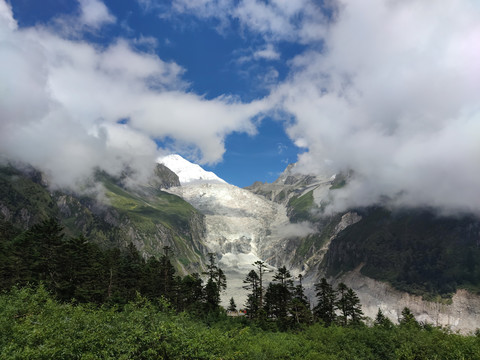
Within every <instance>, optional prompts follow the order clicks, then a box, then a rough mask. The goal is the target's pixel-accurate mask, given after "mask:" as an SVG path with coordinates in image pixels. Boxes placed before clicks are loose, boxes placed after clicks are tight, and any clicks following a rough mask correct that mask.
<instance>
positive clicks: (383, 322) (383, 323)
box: [373, 308, 393, 329]
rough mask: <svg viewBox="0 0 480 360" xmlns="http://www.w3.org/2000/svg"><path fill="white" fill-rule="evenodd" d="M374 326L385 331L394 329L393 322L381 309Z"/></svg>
mask: <svg viewBox="0 0 480 360" xmlns="http://www.w3.org/2000/svg"><path fill="white" fill-rule="evenodd" d="M373 325H374V326H380V327H383V328H384V329H391V328H392V327H393V323H392V321H391V320H390V319H389V318H387V317H386V316H385V315H384V314H383V312H382V310H381V309H380V308H379V309H378V312H377V316H376V317H375V321H374V322H373Z"/></svg>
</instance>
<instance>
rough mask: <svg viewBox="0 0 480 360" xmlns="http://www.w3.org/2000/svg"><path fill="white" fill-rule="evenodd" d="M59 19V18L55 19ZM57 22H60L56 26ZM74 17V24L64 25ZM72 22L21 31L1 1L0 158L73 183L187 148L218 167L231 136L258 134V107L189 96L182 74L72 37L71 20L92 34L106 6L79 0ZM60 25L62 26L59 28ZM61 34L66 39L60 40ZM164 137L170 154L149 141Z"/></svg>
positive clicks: (147, 165)
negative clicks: (57, 30) (56, 29)
mask: <svg viewBox="0 0 480 360" xmlns="http://www.w3.org/2000/svg"><path fill="white" fill-rule="evenodd" d="M60 20H61V19H60ZM60 20H59V19H56V21H57V23H56V24H55V25H58V24H59V23H62V22H61V21H60ZM70 20H71V19H70ZM76 20H77V21H76V22H75V21H71V23H72V28H71V29H70V30H71V31H68V30H69V29H65V26H67V25H66V24H69V23H70V21H69V22H63V23H62V26H63V29H62V30H63V31H62V32H61V34H63V36H60V35H58V34H56V33H54V30H53V28H54V27H32V28H26V29H19V28H18V27H17V25H16V22H15V20H14V18H13V15H12V11H11V8H10V6H9V5H8V4H7V3H6V2H5V1H4V0H0V59H2V66H1V67H0V94H1V96H0V153H1V154H2V157H3V158H7V159H13V160H17V161H22V162H26V163H29V164H31V165H33V166H35V167H37V168H40V169H42V170H43V171H45V172H47V174H49V175H50V176H51V178H52V180H53V182H54V183H55V185H58V186H73V185H74V184H75V183H76V182H78V181H81V180H82V179H84V178H85V177H88V176H89V175H90V174H91V173H92V171H93V170H94V169H95V168H97V167H100V168H102V169H104V170H106V171H108V172H110V173H112V174H119V173H120V172H121V171H122V170H123V169H124V167H125V165H128V166H130V168H133V170H135V171H136V173H137V175H138V176H140V177H144V175H145V174H146V173H149V171H150V170H151V169H152V167H153V165H154V162H155V159H156V158H157V157H158V156H159V155H160V154H161V153H163V152H170V151H183V152H187V153H188V152H190V153H192V156H194V157H196V158H197V159H198V161H200V162H203V163H215V162H217V161H220V160H221V158H222V155H223V153H224V151H225V148H224V139H225V136H226V135H227V134H229V133H230V132H232V131H239V132H242V131H245V132H248V133H254V132H255V126H254V124H253V122H252V118H253V117H254V116H256V115H257V114H258V113H260V112H261V111H262V110H264V109H265V104H264V103H263V102H262V101H257V102H252V103H249V104H243V103H241V102H239V101H237V100H236V99H235V98H232V97H228V96H223V97H220V98H217V99H213V100H206V99H204V98H203V97H202V96H199V95H197V94H194V93H192V92H189V91H188V84H187V83H185V81H183V80H182V73H183V71H184V70H183V69H182V68H181V67H180V66H178V65H177V64H175V63H172V62H165V61H163V60H161V59H160V58H159V57H158V56H157V55H154V54H152V53H146V52H140V51H138V50H136V49H135V47H134V46H133V44H132V43H131V42H129V41H127V40H125V39H121V38H120V39H117V40H116V41H115V42H114V43H111V44H109V45H108V46H106V47H104V48H102V47H99V46H98V45H93V44H89V43H87V42H85V41H81V40H75V39H73V40H72V39H71V36H67V35H71V34H72V33H75V32H77V34H78V31H81V28H79V27H78V23H80V24H84V25H88V26H89V27H90V28H92V27H93V28H96V29H99V28H100V27H101V26H102V25H105V24H109V23H111V22H113V21H115V18H114V17H113V16H112V15H111V14H110V13H109V12H108V9H106V7H105V5H104V4H103V3H101V2H99V1H97V0H82V1H80V7H79V12H78V18H77V19H76ZM59 21H60V22H59ZM66 34H67V35H66ZM164 139H168V140H169V144H170V145H169V148H168V149H159V148H157V143H156V142H155V140H160V141H161V140H164Z"/></svg>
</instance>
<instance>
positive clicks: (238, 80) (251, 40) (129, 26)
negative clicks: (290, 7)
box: [11, 0, 305, 187]
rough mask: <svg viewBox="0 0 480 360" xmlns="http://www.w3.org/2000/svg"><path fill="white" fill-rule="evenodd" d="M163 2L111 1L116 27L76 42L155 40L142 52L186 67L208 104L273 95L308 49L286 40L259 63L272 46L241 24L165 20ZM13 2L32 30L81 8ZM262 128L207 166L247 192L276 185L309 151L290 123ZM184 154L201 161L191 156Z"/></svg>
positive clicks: (57, 2)
mask: <svg viewBox="0 0 480 360" xmlns="http://www.w3.org/2000/svg"><path fill="white" fill-rule="evenodd" d="M161 3H162V6H161V7H160V8H154V9H150V10H149V9H148V8H146V7H144V6H142V4H141V3H137V2H135V1H118V0H115V1H112V0H109V1H105V2H104V4H105V6H106V7H107V8H108V11H109V12H110V14H111V15H113V16H114V17H115V18H116V21H115V22H112V23H110V24H108V25H107V26H105V27H103V28H102V29H101V31H95V32H94V33H92V32H86V33H83V34H81V36H80V38H79V39H76V40H77V41H83V40H86V41H88V42H90V43H96V44H98V45H99V46H102V47H108V46H109V45H110V44H112V43H114V42H115V41H116V39H118V38H126V39H139V38H145V39H148V40H147V41H146V43H145V44H136V47H137V48H138V49H139V50H140V51H142V50H143V51H153V52H155V53H156V54H157V55H158V56H159V58H161V59H162V60H164V61H172V62H175V63H176V64H178V65H179V66H181V67H182V68H183V69H184V73H183V74H182V79H183V80H184V81H186V82H188V91H191V92H194V93H196V94H199V95H201V96H203V97H204V98H205V99H214V98H217V97H219V96H225V95H231V96H235V97H236V98H238V99H239V100H240V101H244V102H249V101H252V100H255V99H261V98H264V97H266V96H268V94H269V88H270V86H272V85H273V84H272V81H274V82H275V83H277V82H278V81H282V80H283V79H284V78H285V77H286V76H287V74H288V65H287V63H288V61H289V59H292V58H293V57H294V56H295V55H296V54H298V53H299V52H301V51H302V50H303V48H305V47H304V46H303V45H301V44H297V43H295V42H290V41H279V42H278V43H276V44H275V50H273V46H272V51H274V52H275V54H274V58H272V59H269V58H268V54H267V55H266V56H267V57H257V58H253V57H254V55H253V54H254V52H255V51H258V49H263V48H265V47H267V42H266V41H265V39H264V38H263V37H262V36H259V35H258V34H255V33H251V32H249V31H248V29H246V30H243V31H241V29H240V25H239V23H238V21H232V22H230V23H229V24H228V25H225V26H224V27H223V28H222V29H221V30H219V29H217V26H218V24H219V22H220V21H219V20H218V19H214V18H212V19H204V20H200V19H197V18H196V17H195V16H194V15H191V14H170V15H168V16H166V15H165V17H163V16H162V14H165V13H167V12H169V11H171V9H170V7H169V6H168V5H167V3H168V2H165V1H164V2H161ZM11 4H12V10H13V13H14V16H15V19H16V20H17V22H18V24H19V26H20V27H25V28H28V27H32V26H39V25H45V26H49V25H51V24H52V23H53V22H54V21H55V19H56V18H59V17H62V16H75V14H77V13H78V12H79V11H80V10H79V7H80V5H81V4H80V3H78V2H76V1H65V0H46V1H42V2H38V1H27V0H15V1H12V2H11ZM171 5H172V4H170V6H171ZM249 57H250V58H249ZM268 73H272V74H274V75H273V76H274V79H272V80H265V79H264V77H265V74H268ZM191 121H192V122H193V121H195V122H201V121H202V119H195V118H192V119H191ZM123 122H126V121H125V120H124V121H123ZM257 124H258V125H257V130H256V133H255V134H247V133H244V132H237V131H234V132H231V133H230V134H228V135H227V136H226V137H225V153H224V154H223V159H222V160H221V161H220V162H218V163H216V164H215V165H209V164H206V165H204V167H205V168H206V169H208V170H211V171H214V172H216V173H217V174H218V175H219V176H220V177H222V178H224V179H225V180H226V181H228V182H230V183H232V184H234V185H237V186H241V187H243V186H248V185H250V184H252V183H253V182H254V181H257V180H260V181H268V182H272V181H274V180H275V179H276V178H277V177H278V175H279V173H280V172H282V171H283V170H284V168H285V167H286V165H288V164H289V163H290V162H295V161H296V160H297V154H298V153H299V152H301V151H302V149H301V148H299V147H297V146H295V145H294V144H293V142H292V141H291V139H290V138H289V137H288V136H287V135H286V133H285V131H284V125H283V123H282V122H279V121H275V120H273V119H272V118H271V117H269V116H265V117H262V120H257ZM162 140H164V139H159V140H158V144H159V145H160V146H162V145H163V144H164V143H166V142H168V141H166V142H165V141H162ZM167 140H168V139H167ZM181 155H183V156H185V157H187V158H190V160H194V161H195V160H196V158H195V157H194V158H192V157H191V156H189V155H190V154H189V153H188V152H186V153H181Z"/></svg>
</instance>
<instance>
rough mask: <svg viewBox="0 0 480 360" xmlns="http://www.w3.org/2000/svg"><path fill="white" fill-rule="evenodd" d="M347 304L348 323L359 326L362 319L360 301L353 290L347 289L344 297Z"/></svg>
mask: <svg viewBox="0 0 480 360" xmlns="http://www.w3.org/2000/svg"><path fill="white" fill-rule="evenodd" d="M345 298H346V302H347V316H349V317H350V323H352V324H360V323H361V322H362V320H363V319H364V316H363V311H362V305H361V304H360V299H359V298H358V296H357V294H356V293H355V291H353V289H351V288H349V289H348V290H347V294H346V295H345Z"/></svg>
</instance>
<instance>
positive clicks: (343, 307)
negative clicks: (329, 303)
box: [335, 283, 348, 326]
mask: <svg viewBox="0 0 480 360" xmlns="http://www.w3.org/2000/svg"><path fill="white" fill-rule="evenodd" d="M347 291H348V287H347V285H345V284H344V283H340V284H338V287H337V296H338V297H339V299H338V300H337V301H336V302H335V307H336V308H337V309H338V310H340V314H341V315H340V316H339V317H338V321H339V323H340V324H341V325H343V326H346V325H347V321H348V299H347V296H346V295H347Z"/></svg>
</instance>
